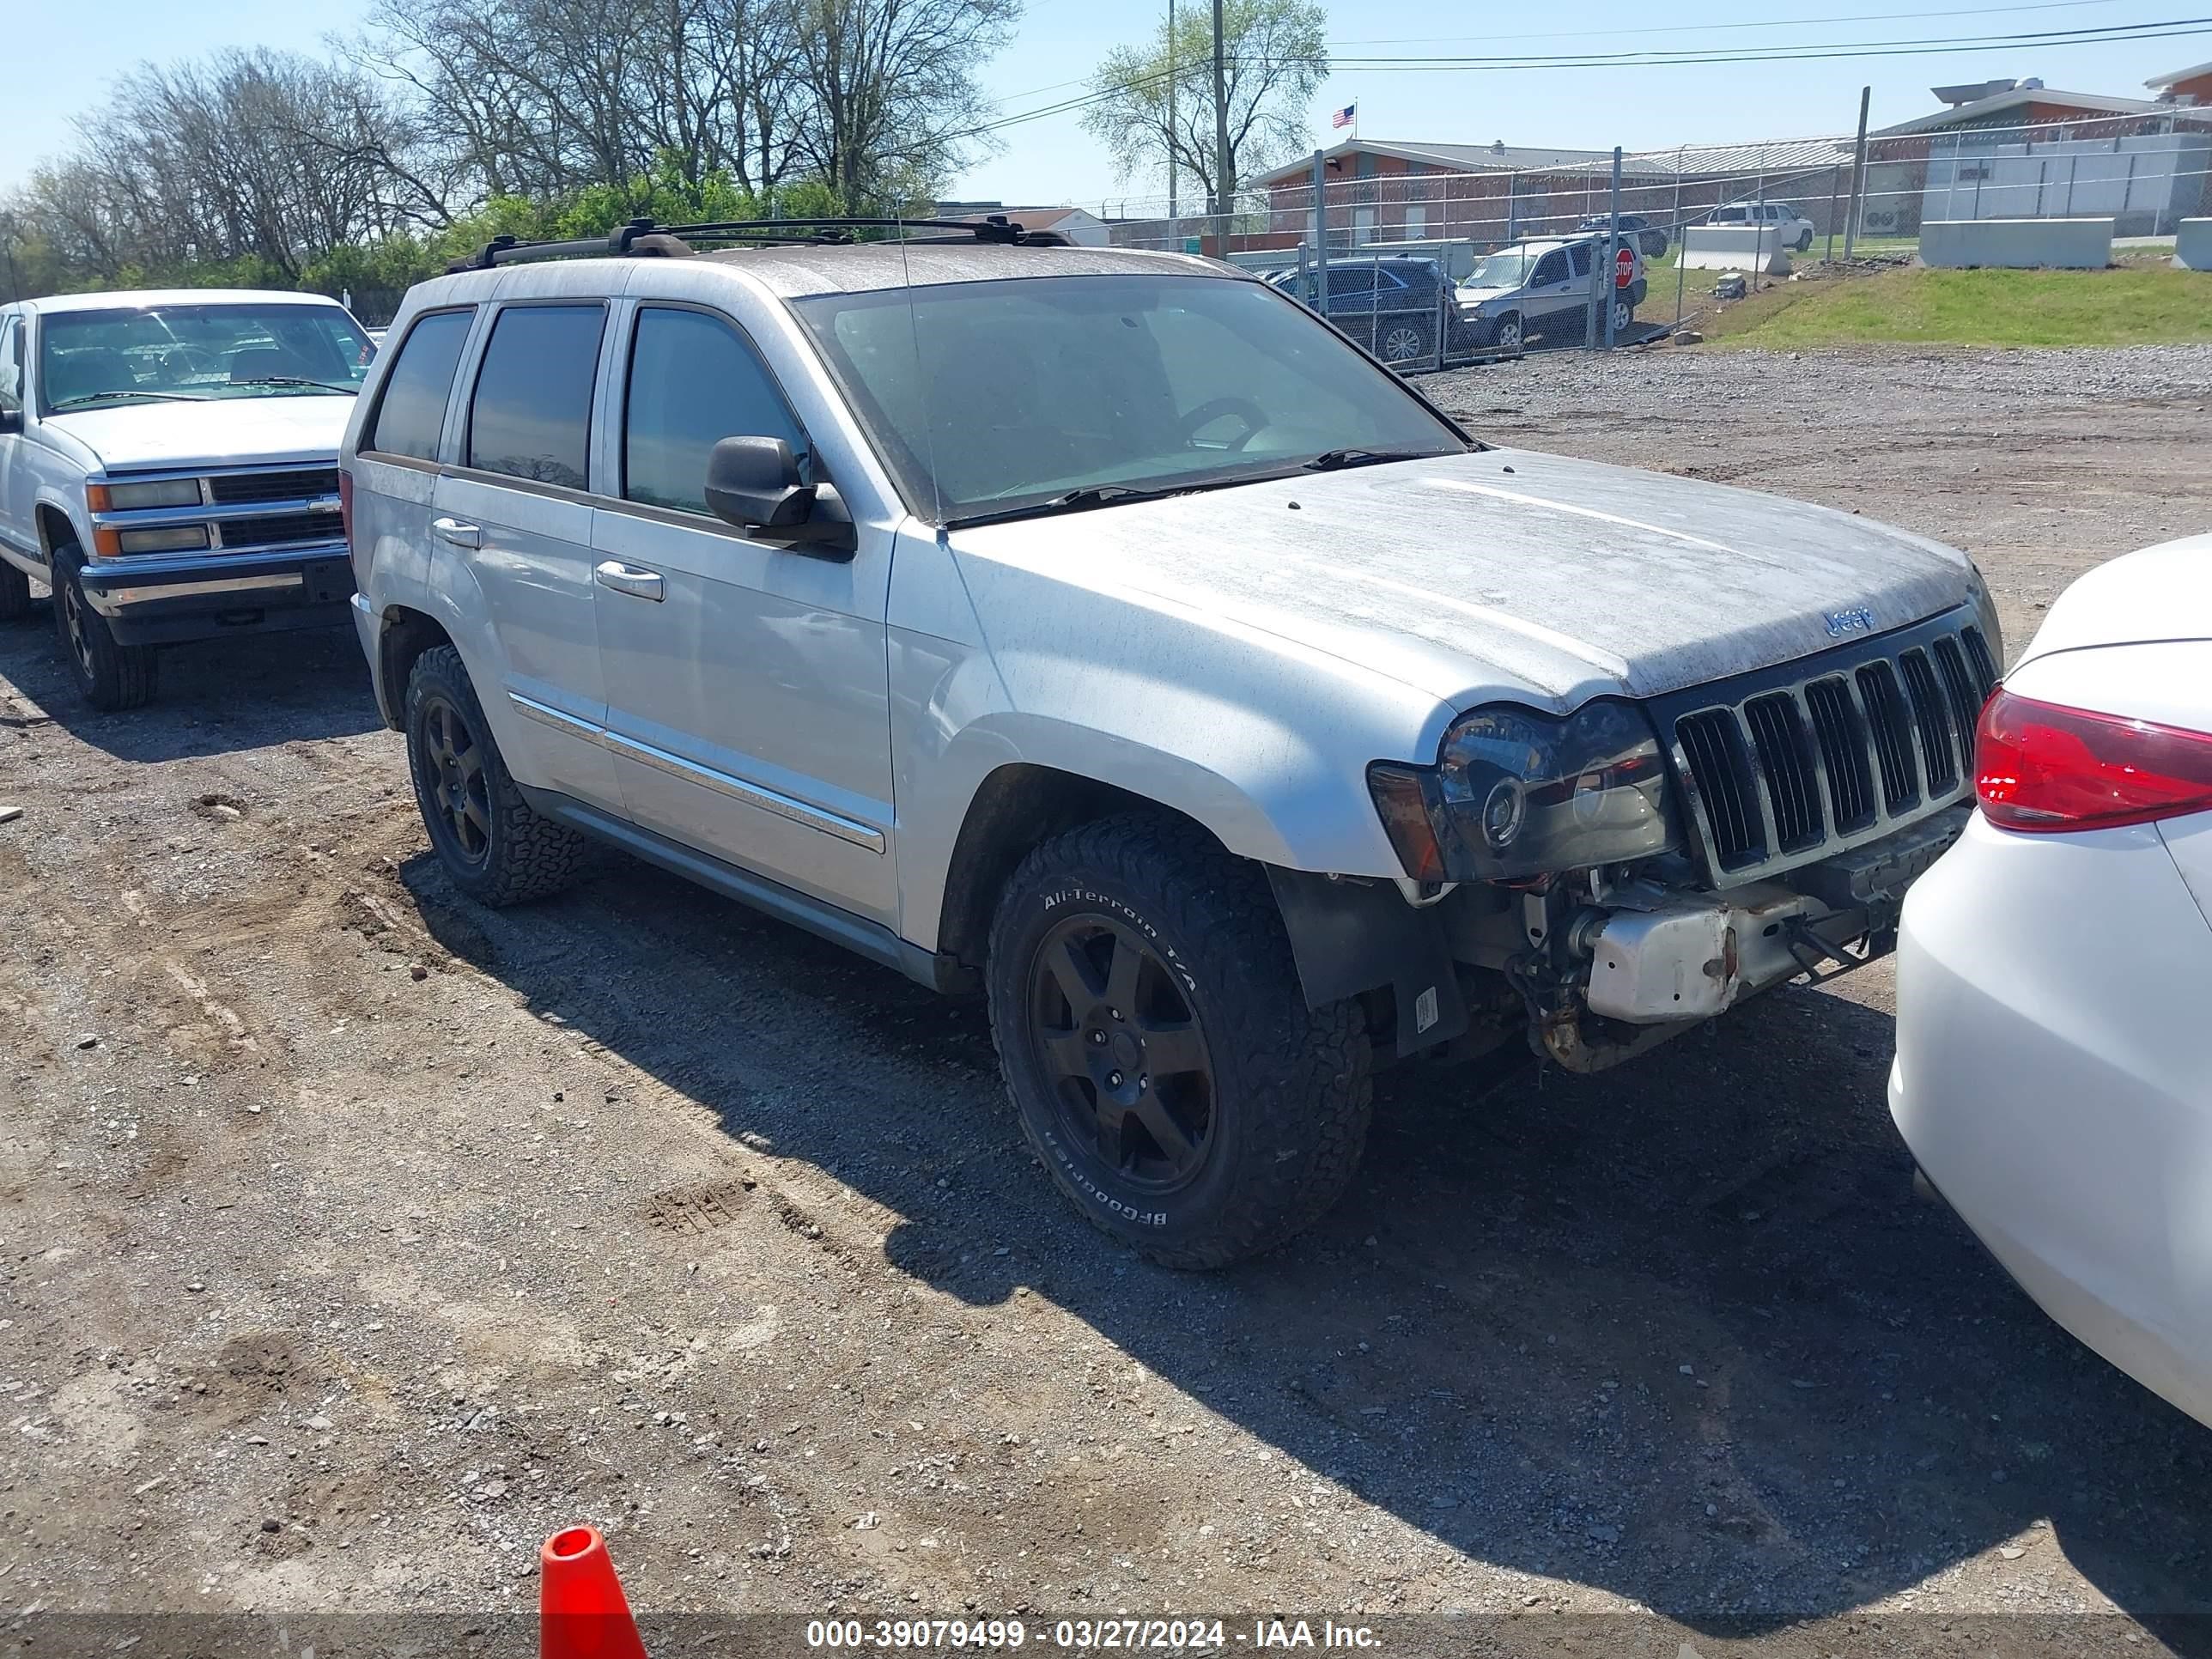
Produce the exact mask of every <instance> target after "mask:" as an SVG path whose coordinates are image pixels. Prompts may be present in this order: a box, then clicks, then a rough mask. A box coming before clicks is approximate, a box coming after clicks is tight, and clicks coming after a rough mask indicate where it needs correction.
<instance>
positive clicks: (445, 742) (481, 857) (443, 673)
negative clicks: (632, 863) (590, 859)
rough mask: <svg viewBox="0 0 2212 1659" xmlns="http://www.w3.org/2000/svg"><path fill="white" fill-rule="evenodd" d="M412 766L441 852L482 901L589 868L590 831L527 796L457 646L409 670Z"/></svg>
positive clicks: (528, 891)
mask: <svg viewBox="0 0 2212 1659" xmlns="http://www.w3.org/2000/svg"><path fill="white" fill-rule="evenodd" d="M407 769H408V771H409V773H410V775H412V776H413V778H414V781H415V804H416V806H417V807H419V808H420V809H421V810H422V824H423V827H424V828H425V829H428V831H429V832H430V845H431V846H432V847H433V848H435V849H436V851H437V854H438V861H439V862H440V863H441V864H442V865H444V866H446V873H447V875H449V876H451V877H452V878H453V884H454V885H455V886H456V887H458V888H459V889H460V890H462V891H463V892H464V893H466V894H467V895H468V896H470V897H471V898H472V899H474V900H476V901H477V902H478V903H479V904H489V905H491V906H494V907H495V908H496V907H498V906H501V905H507V904H520V903H522V902H525V901H526V900H529V899H536V898H544V897H546V896H548V895H550V894H553V893H557V892H558V891H560V890H561V889H562V888H563V887H566V886H568V884H570V883H571V882H573V881H574V880H575V878H577V877H578V876H579V875H580V874H581V873H582V872H583V869H584V865H585V860H586V854H587V852H588V850H589V849H588V848H587V846H586V842H585V840H584V838H583V836H580V835H579V834H577V832H576V831H574V829H569V828H568V826H567V825H566V824H562V823H555V822H554V821H553V820H552V819H551V818H549V817H545V816H544V814H543V813H541V812H538V811H533V810H532V807H531V805H530V803H529V802H527V801H526V800H525V799H523V798H522V792H521V791H520V790H519V789H517V788H516V787H514V780H513V777H511V776H510V775H508V773H507V763H506V761H505V760H503V759H502V758H501V756H500V752H499V747H498V745H497V744H495V743H494V742H493V741H492V738H491V726H490V724H489V722H488V721H487V720H485V719H484V712H483V703H482V702H478V701H477V692H476V687H475V686H474V685H473V684H471V683H470V681H469V675H468V671H467V670H466V669H465V668H464V667H462V666H461V653H459V652H458V651H456V650H454V649H453V647H452V646H450V645H441V646H436V647H433V648H432V649H430V650H428V651H425V652H424V653H422V655H421V656H420V657H418V658H416V659H415V669H414V671H413V672H412V673H411V674H410V675H409V676H408V678H407Z"/></svg>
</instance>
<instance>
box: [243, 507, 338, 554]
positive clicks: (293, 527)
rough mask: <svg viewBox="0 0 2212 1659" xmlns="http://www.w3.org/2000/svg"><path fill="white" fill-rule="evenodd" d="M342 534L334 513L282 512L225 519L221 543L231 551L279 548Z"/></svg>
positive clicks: (322, 540)
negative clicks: (269, 515)
mask: <svg viewBox="0 0 2212 1659" xmlns="http://www.w3.org/2000/svg"><path fill="white" fill-rule="evenodd" d="M344 533H345V532H344V531H343V528H342V527H341V526H340V524H339V520H338V515H337V513H280V514H276V515H274V516H272V517H269V518H263V519H232V520H228V522H227V523H225V524H224V526H222V544H223V546H224V547H226V548H229V549H238V548H242V547H282V546H284V545H285V544H288V543H291V542H328V541H335V540H337V538H338V537H340V536H342V535H343V534H344Z"/></svg>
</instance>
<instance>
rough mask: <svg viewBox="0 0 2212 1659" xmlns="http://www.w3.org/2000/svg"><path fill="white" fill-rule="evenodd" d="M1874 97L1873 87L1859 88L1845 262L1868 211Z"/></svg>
mask: <svg viewBox="0 0 2212 1659" xmlns="http://www.w3.org/2000/svg"><path fill="white" fill-rule="evenodd" d="M1873 97H1874V88H1872V87H1861V88H1859V136H1858V142H1857V143H1856V144H1854V145H1852V146H1851V196H1850V205H1849V206H1848V207H1847V208H1846V209H1845V210H1844V211H1845V213H1846V215H1847V217H1846V218H1845V219H1844V264H1850V262H1851V248H1852V246H1853V245H1854V244H1856V243H1857V241H1858V239H1859V216H1860V215H1861V214H1862V213H1863V212H1865V211H1866V127H1867V105H1868V104H1869V101H1871V100H1872V99H1873Z"/></svg>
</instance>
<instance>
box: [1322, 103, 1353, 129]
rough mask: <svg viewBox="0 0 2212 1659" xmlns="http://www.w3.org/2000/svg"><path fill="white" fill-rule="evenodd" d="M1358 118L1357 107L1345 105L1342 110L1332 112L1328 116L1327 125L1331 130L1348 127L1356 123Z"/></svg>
mask: <svg viewBox="0 0 2212 1659" xmlns="http://www.w3.org/2000/svg"><path fill="white" fill-rule="evenodd" d="M1358 118H1359V106H1358V105H1357V104H1346V106H1344V107H1343V108H1342V109H1340V110H1338V111H1336V112H1334V113H1333V114H1331V115H1330V116H1329V118H1328V125H1329V126H1330V127H1331V128H1332V129H1334V128H1336V127H1348V126H1351V125H1352V124H1353V123H1354V122H1356V121H1358Z"/></svg>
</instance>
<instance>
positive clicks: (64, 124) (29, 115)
mask: <svg viewBox="0 0 2212 1659" xmlns="http://www.w3.org/2000/svg"><path fill="white" fill-rule="evenodd" d="M1182 3H1190V4H1203V3H1205V0H1182ZM364 9H365V8H364V7H363V6H362V5H360V4H355V3H349V0H228V3H222V4H217V5H191V4H179V3H178V0H75V3H70V0H64V3H58V4H56V3H27V4H24V5H22V6H20V7H14V8H10V11H11V16H10V19H9V25H8V33H9V46H10V57H11V58H13V59H14V62H15V66H16V70H17V72H16V73H15V74H14V75H12V76H9V95H8V98H7V100H6V103H5V113H4V115H0V189H4V188H5V187H6V186H8V185H12V184H14V183H16V182H17V181H19V180H20V179H21V178H22V177H23V175H24V174H25V173H27V171H28V170H29V168H30V167H31V166H32V164H33V162H35V161H37V160H38V159H40V157H41V156H43V155H50V154H52V153H53V152H55V151H57V150H58V149H62V148H64V146H66V145H67V144H68V143H69V142H70V136H71V125H70V123H71V120H72V118H74V117H75V116H76V115H77V114H78V113H79V112H82V110H83V109H84V108H86V107H87V106H88V105H92V104H94V103H96V102H97V100H99V98H100V95H101V94H102V93H103V92H104V91H105V89H106V87H107V85H108V84H109V83H110V82H112V80H113V79H114V77H115V76H116V75H117V74H118V72H119V71H120V70H124V69H126V68H128V67H129V66H131V64H135V63H137V62H139V61H141V60H143V59H148V58H151V59H156V60H161V59H167V58H175V57H183V56H188V55H191V54H193V53H196V52H205V51H208V50H210V49H211V48H214V47H216V46H255V45H264V46H274V47H283V48H292V49H297V50H302V51H311V52H312V51H315V50H319V47H320V45H321V43H322V41H323V40H324V39H325V36H327V35H329V34H331V33H333V32H343V31H345V30H349V29H350V28H352V27H356V24H357V22H358V21H359V19H360V17H361V15H362V11H363V10H364ZM1165 9H1166V0H1158V4H1153V3H1151V0H1029V8H1028V11H1027V14H1026V15H1025V17H1024V21H1023V22H1022V26H1021V30H1020V33H1019V35H1018V38H1017V39H1016V40H1015V42H1014V44H1013V45H1012V46H1011V47H1009V48H1008V49H1007V50H1006V52H1003V53H1002V54H1000V57H999V58H997V59H995V60H994V62H993V64H991V65H990V67H989V69H988V70H987V74H986V76H985V80H986V84H987V88H988V90H989V91H990V92H991V94H993V95H994V97H996V98H998V99H1000V100H1001V102H1002V105H1003V106H1004V108H1005V110H1006V112H1008V113H1013V112H1019V111H1021V110H1024V109H1028V108H1034V107H1036V106H1041V105H1043V104H1048V103H1051V102H1054V101H1055V100H1058V99H1061V98H1065V97H1067V96H1069V95H1070V94H1073V93H1074V92H1076V91H1078V90H1079V87H1078V86H1075V85H1071V84H1070V83H1073V82H1081V81H1082V80H1083V79H1084V77H1085V76H1087V75H1088V74H1089V73H1090V71H1091V69H1092V68H1093V67H1094V66H1095V65H1096V64H1097V61H1098V59H1099V58H1100V57H1102V56H1103V54H1104V53H1105V52H1106V51H1107V50H1108V49H1109V48H1110V47H1112V46H1115V45H1117V44H1119V43H1120V42H1121V41H1122V40H1127V39H1132V38H1134V37H1137V36H1139V35H1141V34H1143V33H1145V32H1146V30H1147V29H1148V28H1149V27H1152V25H1153V24H1154V23H1155V22H1156V21H1158V18H1159V17H1160V16H1162V15H1164V12H1165ZM1329 10H1330V22H1331V26H1330V31H1329V34H1330V41H1331V45H1332V47H1333V48H1334V49H1335V50H1336V51H1337V52H1338V55H1339V56H1343V55H1345V54H1346V52H1364V53H1366V54H1369V55H1376V54H1383V55H1401V56H1402V55H1412V54H1424V55H1425V54H1428V53H1430V52H1459V53H1486V52H1488V53H1495V52H1530V53H1554V52H1576V51H1581V50H1589V49H1595V50H1621V49H1629V48H1636V47H1657V46H1667V47H1697V46H1747V45H1754V44H1757V45H1765V44H1770V43H1771V44H1785V43H1795V44H1818V43H1828V42H1839V41H1860V40H1903V39H1927V38H1932V37H1936V36H1961V35H1985V34H1996V33H2011V32H2015V31H2023V30H2033V29H2070V28H2081V27H2092V26H2094V25H2098V24H2116V23H2125V22H2141V21H2149V20H2153V19H2158V18H2164V17H2170V16H2173V15H2187V14H2189V13H2191V12H2195V11H2201V8H2195V7H2187V6H2184V7H2180V8H2176V7H2174V6H2173V5H2172V4H2171V3H2170V0H2044V3H2041V4H2032V5H2014V6H2008V7H2003V8H2002V9H1996V0H1928V3H1926V4H1924V5H1923V6H1922V7H1921V8H1920V9H1917V10H1913V9H1910V8H1909V6H1908V4H1907V0H1799V3H1797V4H1796V5H1794V6H1786V7H1777V6H1773V5H1771V4H1770V5H1762V4H1760V3H1758V0H1687V3H1684V4H1680V5H1678V6H1675V7H1672V8H1668V9H1665V10H1664V11H1663V12H1655V11H1654V10H1653V9H1652V8H1651V7H1650V6H1649V5H1648V4H1642V3H1628V0H1579V3H1577V5H1575V6H1574V7H1572V8H1571V9H1570V10H1571V15H1574V16H1576V18H1577V21H1578V25H1579V26H1578V27H1575V28H1574V29H1573V30H1572V31H1571V32H1569V33H1554V34H1550V35H1545V34H1541V33H1539V31H1541V30H1542V29H1544V28H1546V27H1547V22H1546V21H1545V20H1546V19H1547V16H1549V15H1568V13H1567V12H1565V11H1563V12H1562V13H1559V14H1548V13H1547V11H1546V10H1545V9H1542V8H1506V9H1502V10H1501V11H1500V12H1498V13H1493V14H1492V15H1495V16H1498V17H1499V20H1500V21H1498V23H1497V25H1496V26H1495V27H1494V29H1493V30H1492V32H1491V33H1488V34H1483V33H1479V32H1477V25H1476V22H1475V17H1476V15H1477V14H1475V13H1474V9H1472V8H1469V9H1448V8H1431V7H1423V8H1413V9H1407V8H1402V7H1397V6H1376V5H1371V4H1357V3H1352V0H1334V3H1333V4H1332V5H1331V6H1330V8H1329ZM1874 14H1890V15H1889V16H1888V17H1887V19H1886V20H1881V19H1877V18H1875V16H1873V15H1874ZM1844 18H1854V19H1861V20H1865V21H1820V20H1840V19H1844ZM1661 19H1663V21H1665V22H1666V23H1667V24H1668V26H1669V33H1664V34H1655V33H1649V32H1648V31H1650V29H1651V28H1652V27H1653V26H1654V23H1655V21H1656V20H1661ZM1790 19H1795V20H1802V21H1785V20H1790ZM1734 23H1753V24H1756V25H1758V27H1754V28H1698V29H1692V28H1690V27H1687V26H1690V25H1716V24H1719V25H1726V24H1734ZM1627 31H1636V32H1635V33H1627ZM1409 37H1420V40H1421V42H1422V44H1419V45H1363V44H1356V43H1367V42H1376V41H1406V40H1408V38H1409ZM2206 58H2212V35H2200V36H2197V37H2196V38H2193V39H2179V40H2152V41H2142V42H2135V43H2128V44H2109V45H2091V46H2061V47H2056V48H2024V47H1996V48H1979V49H1976V50H1973V51H1970V52H1958V53H1953V54H1946V55H1942V56H1929V57H1915V58H1873V59H1865V60H1858V59H1848V58H1846V59H1837V60H1831V61H1826V62H1813V63H1797V64H1765V65H1759V66H1754V67H1749V68H1743V67H1734V68H1731V67H1721V66H1702V67H1691V68H1669V69H1650V68H1646V69H1578V70H1544V71H1532V70H1513V71H1510V72H1477V73H1467V72H1451V71H1437V70H1430V71H1421V72H1416V73H1387V72H1382V71H1377V70H1367V71H1364V72H1358V73H1340V74H1338V75H1335V76H1332V77H1331V78H1330V80H1329V81H1328V83H1327V84H1326V85H1325V86H1324V87H1323V88H1322V90H1321V91H1320V92H1319V93H1317V94H1316V95H1315V97H1314V99H1313V103H1312V108H1311V110H1310V117H1311V120H1312V130H1313V134H1314V141H1315V142H1316V143H1327V142H1328V139H1329V137H1330V134H1329V131H1328V112H1329V110H1331V109H1332V108H1334V107H1336V106H1340V105H1343V104H1347V103H1351V102H1353V101H1355V100H1356V101H1357V102H1358V105H1359V117H1360V118H1359V130H1360V131H1361V133H1362V134H1363V135H1364V136H1365V137H1370V138H1397V139H1408V140H1419V139H1429V140H1442V141H1449V142H1458V143H1486V142H1487V141H1489V140H1491V139H1493V138H1503V139H1504V140H1505V141H1506V142H1507V143H1514V144H1533V145H1559V146H1565V147H1572V148H1589V149H1602V148H1605V147H1607V146H1610V145H1612V144H1615V143H1620V144H1625V145H1626V146H1628V147H1629V148H1630V149H1649V148H1656V147H1659V146H1662V145H1667V144H1674V143H1724V142H1729V141H1747V140H1753V139H1759V138H1768V137H1806V136H1812V135H1815V134H1822V133H1832V132H1840V131H1848V130H1849V129H1850V125H1851V124H1852V122H1853V120H1854V119H1855V118H1856V116H1857V106H1858V89H1859V88H1860V87H1861V86H1862V85H1863V84H1868V83H1871V84H1872V85H1873V87H1874V89H1875V95H1874V119H1875V125H1881V124H1883V123H1885V122H1889V121H1899V120H1904V119H1906V118H1909V117H1911V116H1915V115H1920V114H1924V113H1926V112H1928V111H1929V110H1930V109H1933V108H1934V107H1936V105H1935V103H1934V101H1933V100H1931V99H1930V98H1929V94H1928V88H1929V86H1931V85H1934V84H1936V83H1939V82H1967V81H1979V80H1987V79H1990V78H1993V77H1996V76H2029V75H2036V76H2042V77H2043V79H2044V80H2045V82H2047V83H2048V84H2050V85H2051V86H2053V87H2058V88H2067V89H2069V90H2072V91H2079V92H2101V93H2107V94H2116V95H2120V96H2127V97H2142V96H2146V95H2147V94H2145V93H2144V91H2143V89H2142V82H2143V80H2144V78H2145V77H2146V76H2149V75H2152V74H2155V73H2159V72H2161V71H2166V70H2174V69H2178V68H2181V67H2183V66H2185V65H2187V64H2195V63H2200V62H2203V60H2204V59H2206ZM1006 137H1007V138H1008V140H1009V143H1007V145H1006V148H1005V149H1002V150H1000V152H999V153H998V154H997V155H992V156H990V157H987V158H986V159H984V160H982V161H979V162H978V163H977V164H976V165H975V166H974V167H970V168H969V170H968V171H967V172H966V173H964V174H963V176H962V177H961V178H960V179H958V180H957V183H956V185H955V186H954V193H955V194H957V195H958V196H961V197H979V198H996V199H999V200H1001V201H1005V202H1007V203H1010V204H1025V205H1036V204H1048V203H1059V202H1063V201H1073V202H1075V203H1078V204H1083V205H1086V206H1089V207H1091V208H1092V209H1093V210H1096V209H1097V206H1098V204H1100V202H1101V201H1102V200H1112V199H1115V198H1118V197H1142V196H1150V195H1153V194H1156V193H1158V191H1159V190H1160V188H1161V186H1160V185H1159V183H1158V181H1157V180H1145V179H1134V180H1131V181H1128V182H1127V183H1123V182H1121V181H1120V180H1118V179H1116V177H1115V171H1114V167H1113V165H1112V161H1111V158H1109V157H1108V156H1106V155H1103V154H1102V153H1101V152H1100V151H1099V149H1097V146H1095V145H1094V144H1092V143H1091V141H1090V139H1089V138H1088V137H1085V135H1084V133H1083V131H1082V130H1081V129H1080V128H1079V126H1078V125H1077V122H1076V118H1075V116H1073V114H1069V115H1065V116H1058V117H1054V118H1050V119H1047V120H1041V121H1036V122H1033V123H1030V124H1028V125H1022V126H1019V127H1016V128H1014V129H1013V130H1012V131H1011V132H1009V133H1008V134H1007V135H1006Z"/></svg>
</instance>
